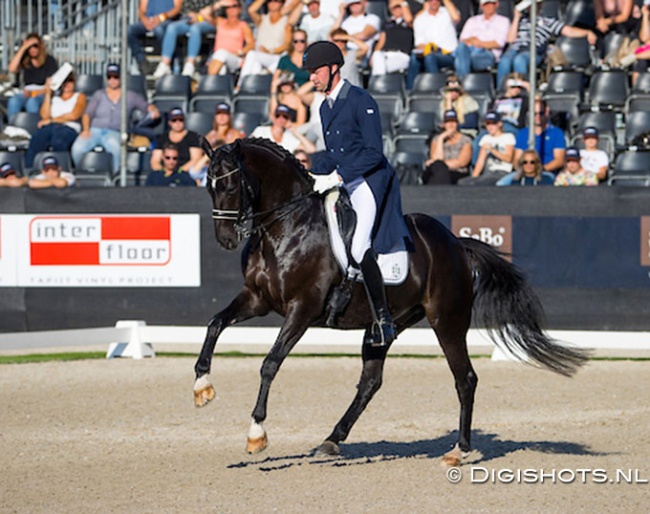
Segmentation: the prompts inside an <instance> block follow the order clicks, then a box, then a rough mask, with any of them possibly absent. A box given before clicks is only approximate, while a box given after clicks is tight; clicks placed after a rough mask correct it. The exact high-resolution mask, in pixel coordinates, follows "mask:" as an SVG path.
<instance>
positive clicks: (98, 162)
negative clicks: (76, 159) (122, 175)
mask: <svg viewBox="0 0 650 514" xmlns="http://www.w3.org/2000/svg"><path fill="white" fill-rule="evenodd" d="M75 175H107V176H108V177H109V179H112V178H113V157H112V155H111V154H110V153H109V152H96V151H92V152H88V153H86V154H84V156H83V157H82V158H81V162H80V163H79V164H78V165H77V168H76V169H75Z"/></svg>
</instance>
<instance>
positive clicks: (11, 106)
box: [7, 32, 59, 120]
mask: <svg viewBox="0 0 650 514" xmlns="http://www.w3.org/2000/svg"><path fill="white" fill-rule="evenodd" d="M58 69H59V64H58V63H57V62H56V59H55V58H54V57H52V56H51V55H50V54H48V53H47V49H46V48H45V43H43V39H42V38H41V36H39V35H38V34H36V33H35V32H31V33H29V34H27V36H26V37H25V39H24V41H23V43H22V44H21V45H20V48H19V49H18V51H17V52H16V54H15V55H14V56H13V58H12V59H11V61H9V66H8V70H9V72H10V73H16V74H18V73H20V74H22V77H21V81H20V82H21V83H22V84H23V88H22V89H21V90H20V91H19V92H18V93H16V94H15V95H13V96H12V97H10V98H9V101H8V102H7V118H8V119H9V120H11V118H12V117H13V115H14V114H16V113H18V112H20V111H22V110H23V109H24V110H25V111H27V112H32V113H37V112H39V111H40V109H41V105H42V104H43V101H44V100H45V92H46V87H45V80H46V79H47V78H48V77H51V76H52V75H53V74H54V72H56V70H58Z"/></svg>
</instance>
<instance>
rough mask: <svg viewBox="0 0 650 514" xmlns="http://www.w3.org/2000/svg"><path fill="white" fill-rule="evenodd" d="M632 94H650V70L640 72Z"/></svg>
mask: <svg viewBox="0 0 650 514" xmlns="http://www.w3.org/2000/svg"><path fill="white" fill-rule="evenodd" d="M630 93H631V94H633V95H637V94H646V95H650V71H646V72H645V73H639V76H638V77H637V79H636V82H635V83H634V86H633V87H632V90H631V91H630Z"/></svg>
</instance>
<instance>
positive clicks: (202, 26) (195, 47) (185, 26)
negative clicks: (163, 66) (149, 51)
mask: <svg viewBox="0 0 650 514" xmlns="http://www.w3.org/2000/svg"><path fill="white" fill-rule="evenodd" d="M214 33H215V28H214V25H212V24H211V23H208V22H207V21H202V22H200V23H192V24H190V23H188V22H187V21H186V20H178V21H174V22H172V23H170V24H169V26H168V27H167V30H165V36H164V37H163V40H162V56H163V57H165V58H167V59H169V60H171V59H172V57H173V56H174V51H175V50H176V40H177V39H178V38H179V37H181V36H184V35H185V34H188V37H187V56H188V57H189V58H191V59H194V58H196V56H197V55H199V50H201V39H202V38H203V35H204V34H214Z"/></svg>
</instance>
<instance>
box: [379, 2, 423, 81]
mask: <svg viewBox="0 0 650 514" xmlns="http://www.w3.org/2000/svg"><path fill="white" fill-rule="evenodd" d="M388 9H389V10H390V16H389V18H388V20H387V21H386V23H384V26H383V28H382V31H381V33H380V34H379V39H378V41H377V45H376V46H375V50H374V52H373V53H372V58H371V60H370V66H371V68H372V75H385V74H386V73H393V72H396V71H399V72H403V71H404V70H407V69H408V67H409V62H410V60H411V52H412V51H413V14H411V9H410V8H409V4H408V3H406V2H404V0H390V1H389V3H388Z"/></svg>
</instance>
